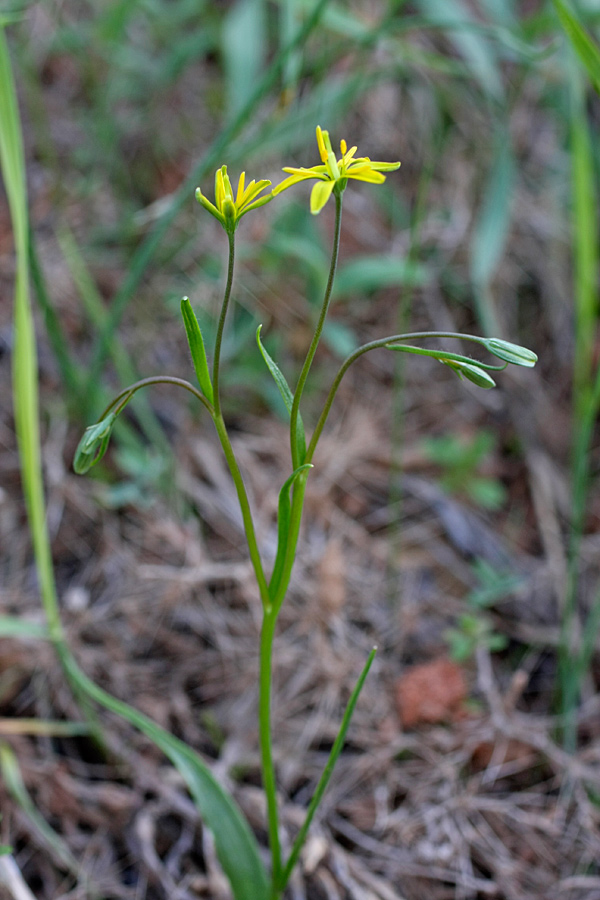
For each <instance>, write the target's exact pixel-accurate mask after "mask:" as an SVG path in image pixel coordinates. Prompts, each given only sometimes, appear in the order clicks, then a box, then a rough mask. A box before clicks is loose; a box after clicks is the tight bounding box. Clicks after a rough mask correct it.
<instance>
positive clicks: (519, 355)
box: [482, 338, 538, 369]
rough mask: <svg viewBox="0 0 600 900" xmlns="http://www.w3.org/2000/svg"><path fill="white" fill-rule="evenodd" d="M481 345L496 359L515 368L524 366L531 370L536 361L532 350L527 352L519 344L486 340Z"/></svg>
mask: <svg viewBox="0 0 600 900" xmlns="http://www.w3.org/2000/svg"><path fill="white" fill-rule="evenodd" d="M482 343H483V345H484V346H485V347H486V348H487V349H488V350H489V352H490V353H493V354H494V356H497V357H498V359H503V360H504V361H505V362H507V363H512V364H513V365H515V366H526V367H527V368H529V369H531V368H533V366H535V364H536V362H537V359H538V358H537V355H536V354H535V353H534V352H533V350H528V349H527V347H521V346H520V345H519V344H511V343H510V341H502V340H500V338H486V339H485V340H483V341H482Z"/></svg>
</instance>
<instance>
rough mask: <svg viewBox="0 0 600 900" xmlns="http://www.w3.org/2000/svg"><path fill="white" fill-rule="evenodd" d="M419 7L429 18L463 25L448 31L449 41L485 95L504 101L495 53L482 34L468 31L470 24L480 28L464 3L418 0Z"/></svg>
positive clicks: (449, 0)
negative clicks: (467, 25) (468, 24)
mask: <svg viewBox="0 0 600 900" xmlns="http://www.w3.org/2000/svg"><path fill="white" fill-rule="evenodd" d="M418 6H419V8H420V9H421V11H422V13H423V15H424V16H425V17H426V18H428V17H433V18H438V19H440V20H441V19H445V20H446V21H447V22H448V23H449V24H450V25H452V24H453V23H456V24H457V25H460V28H456V29H454V28H450V29H448V40H450V41H451V42H452V43H453V44H454V46H455V47H456V49H457V50H458V52H459V53H460V54H461V56H462V57H463V58H464V59H465V61H466V62H467V64H468V66H469V68H470V69H471V72H472V74H473V76H474V78H476V80H477V81H478V82H479V84H480V85H481V87H482V88H483V90H484V91H485V93H486V94H488V95H489V96H490V97H492V98H493V99H494V100H496V101H502V99H503V96H504V89H503V87H502V79H501V77H500V72H499V70H498V67H497V65H496V55H495V51H494V50H493V48H492V46H491V44H490V42H489V41H487V40H486V39H485V38H484V37H483V36H482V35H481V34H478V33H477V31H476V30H472V29H470V28H468V27H466V23H470V22H473V23H474V25H475V26H476V25H477V22H476V21H475V20H474V19H473V17H472V15H471V13H470V11H469V9H468V7H467V6H466V5H465V4H464V3H462V2H461V0H419V2H418Z"/></svg>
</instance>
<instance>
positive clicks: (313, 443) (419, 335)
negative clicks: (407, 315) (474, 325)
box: [305, 331, 505, 463]
mask: <svg viewBox="0 0 600 900" xmlns="http://www.w3.org/2000/svg"><path fill="white" fill-rule="evenodd" d="M423 338H454V339H456V340H462V341H471V342H472V343H475V344H482V343H483V340H482V339H481V338H478V337H476V336H475V335H472V334H457V333H454V332H451V331H412V332H410V333H408V334H392V335H389V336H388V337H385V338H379V339H378V340H376V341H370V342H369V343H368V344H363V346H362V347H359V348H358V350H355V351H354V352H353V353H351V354H350V356H348V357H346V359H345V360H344V362H343V363H342V365H341V366H340V369H339V371H338V373H337V375H336V376H335V379H334V382H333V384H332V385H331V388H330V389H329V393H328V395H327V399H326V400H325V405H324V406H323V411H322V412H321V415H320V416H319V420H318V422H317V424H316V426H315V430H314V432H313V435H312V438H311V440H310V444H309V445H308V449H307V451H306V459H305V462H307V463H309V462H311V461H312V458H313V455H314V452H315V450H316V448H317V444H318V442H319V438H320V437H321V432H322V431H323V428H324V426H325V423H326V421H327V417H328V416H329V412H330V410H331V406H332V404H333V401H334V399H335V395H336V393H337V390H338V388H339V386H340V384H341V382H342V378H343V377H344V375H345V374H346V372H347V371H348V369H349V368H350V366H351V365H352V363H353V362H356V360H357V359H359V358H360V357H361V356H362V355H363V354H364V353H368V352H369V350H377V349H379V348H382V347H387V346H388V345H389V344H392V343H398V342H400V341H415V340H421V339H423ZM397 349H404V350H405V351H406V352H407V353H417V354H420V355H424V356H433V357H437V358H439V357H441V356H443V357H444V358H445V359H453V360H457V361H461V360H462V361H468V358H467V357H464V356H461V355H460V354H457V353H449V352H446V351H442V350H439V351H438V350H424V349H423V348H421V347H405V348H397ZM476 364H477V365H479V366H481V367H482V368H485V369H488V368H492V369H494V370H496V369H504V368H505V366H491V367H490V366H489V365H488V364H487V363H480V362H477V363H476Z"/></svg>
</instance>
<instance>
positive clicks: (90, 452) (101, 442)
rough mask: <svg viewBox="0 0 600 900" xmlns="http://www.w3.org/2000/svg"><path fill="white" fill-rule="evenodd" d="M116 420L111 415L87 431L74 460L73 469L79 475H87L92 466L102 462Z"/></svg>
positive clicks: (113, 415) (112, 414)
mask: <svg viewBox="0 0 600 900" xmlns="http://www.w3.org/2000/svg"><path fill="white" fill-rule="evenodd" d="M116 418H117V417H116V415H115V414H114V413H110V414H109V415H108V416H106V417H105V418H104V419H102V420H101V421H100V422H97V423H96V424H95V425H90V426H89V427H88V428H86V429H85V431H84V433H83V437H82V438H81V440H80V441H79V444H78V445H77V450H76V451H75V457H74V459H73V469H74V471H75V472H76V473H77V474H78V475H85V473H86V472H87V471H89V469H91V468H92V466H95V465H96V463H98V462H100V460H101V459H102V457H103V456H104V454H105V453H106V448H107V447H108V442H109V440H110V435H111V432H112V429H113V425H114V424H115V421H116Z"/></svg>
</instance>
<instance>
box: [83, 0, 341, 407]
mask: <svg viewBox="0 0 600 900" xmlns="http://www.w3.org/2000/svg"><path fill="white" fill-rule="evenodd" d="M327 3H328V0H317V2H316V3H315V5H314V6H313V8H312V11H311V13H310V15H309V16H308V18H307V20H306V22H305V23H304V24H303V25H302V26H301V27H300V28H299V29H298V31H297V32H296V34H295V36H294V38H293V39H292V40H291V41H290V43H289V44H288V45H287V46H286V47H284V48H283V49H282V50H280V51H279V52H278V53H277V55H276V57H275V59H274V60H273V61H272V63H271V64H270V66H269V67H268V69H267V70H266V72H265V74H264V75H263V76H262V78H261V79H260V80H259V82H258V84H257V85H256V87H255V89H254V92H253V94H252V96H251V97H250V98H249V99H248V101H247V103H246V104H245V106H244V107H243V108H242V109H241V110H240V112H239V113H238V114H237V116H236V117H235V118H234V119H233V120H232V122H231V123H230V124H229V125H228V126H226V127H225V128H224V129H223V130H222V131H221V132H220V134H219V136H218V137H217V138H216V139H215V140H214V141H213V143H212V144H211V146H210V147H209V149H208V150H207V152H206V153H205V155H204V156H203V158H202V159H201V160H200V161H199V162H198V163H197V164H196V165H195V166H193V168H192V170H191V172H190V174H189V175H188V177H187V178H186V179H185V181H184V183H183V184H182V186H181V187H180V188H179V190H178V191H177V192H176V193H175V194H174V195H173V199H172V202H171V204H170V205H169V207H168V208H167V209H166V210H165V211H164V212H163V214H162V216H161V218H160V219H159V221H158V222H157V223H156V225H155V227H154V229H153V231H152V232H151V233H150V234H149V235H148V237H147V238H146V239H145V240H144V241H143V243H142V244H141V245H140V247H139V248H138V250H137V251H136V253H135V254H134V256H133V259H132V261H131V265H130V267H129V270H128V272H127V275H126V277H125V280H124V282H123V284H122V285H121V288H120V290H119V291H118V292H117V294H116V296H115V298H114V300H113V303H112V306H111V309H110V313H109V315H108V317H107V320H106V323H105V325H104V326H103V328H102V329H101V330H100V333H99V334H98V336H97V338H96V342H95V345H94V349H93V352H92V357H91V361H90V367H89V374H88V378H87V381H86V385H85V393H86V395H90V396H94V394H95V391H96V385H97V384H98V382H99V379H100V374H101V371H102V368H103V365H104V361H105V359H106V356H107V353H108V352H109V351H110V345H111V342H112V339H113V336H114V333H115V331H116V329H117V327H118V325H119V322H120V321H121V318H122V316H123V313H124V312H125V309H126V308H127V304H128V303H129V301H130V299H131V297H132V296H133V294H134V292H135V291H136V289H137V287H138V285H139V284H140V282H141V280H142V278H143V276H144V273H145V271H146V269H147V268H148V266H149V265H150V263H151V261H152V259H153V257H154V254H155V253H156V250H157V249H158V247H159V246H160V243H161V241H162V239H163V237H164V236H165V234H166V232H167V231H168V229H169V227H170V225H171V223H172V222H173V220H174V219H175V217H176V215H177V214H178V212H179V211H180V209H181V208H182V206H183V205H184V203H186V202H187V201H188V199H189V197H190V196H191V195H192V193H193V189H194V188H195V186H196V184H197V183H198V182H199V181H200V180H201V179H202V178H204V176H205V175H206V174H207V173H208V172H210V171H211V170H212V169H213V168H214V167H215V166H217V165H219V164H221V162H222V159H221V157H222V154H223V153H224V151H225V149H226V148H227V147H228V146H229V145H230V144H231V143H232V142H233V141H234V139H236V138H238V137H239V135H240V134H241V132H242V131H243V129H244V127H245V126H246V125H247V124H248V122H249V121H250V120H251V119H252V117H253V115H254V114H255V112H256V110H257V109H258V106H259V104H260V102H261V101H262V100H263V98H264V97H265V96H266V95H267V94H268V92H269V91H270V90H271V89H272V88H273V86H274V85H275V84H276V82H277V79H278V78H279V75H280V72H281V70H282V67H283V66H284V65H285V62H286V60H287V58H288V57H289V55H290V54H292V53H294V51H295V50H296V49H297V48H299V47H302V46H303V45H304V44H305V42H306V41H307V40H308V38H309V36H310V35H311V34H312V32H313V31H314V29H315V28H316V27H317V25H318V24H319V22H320V20H321V16H322V14H323V12H324V10H325V8H326V6H327Z"/></svg>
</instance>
